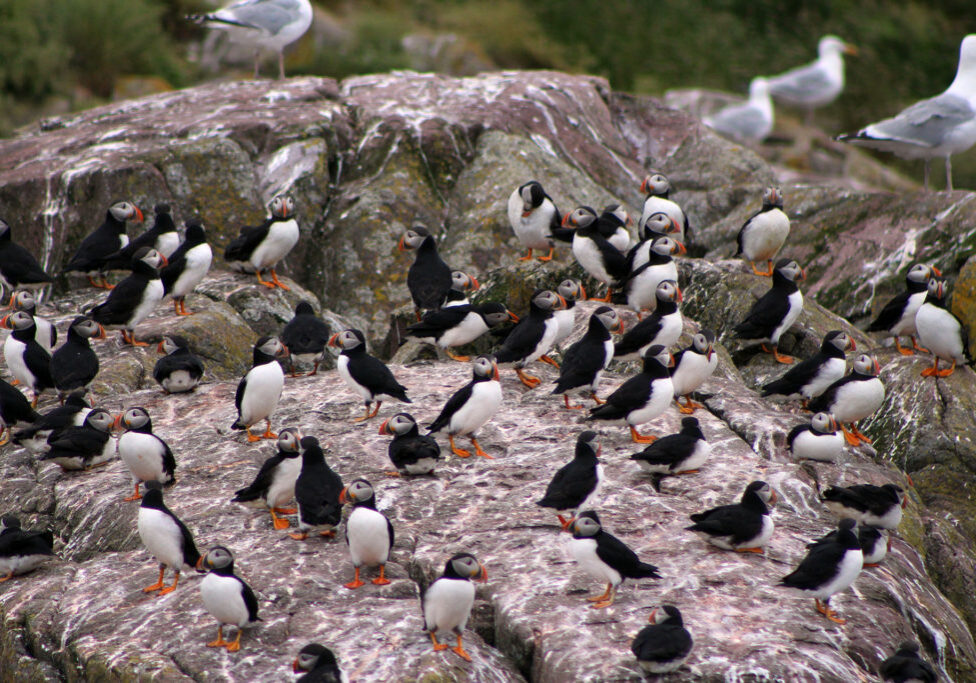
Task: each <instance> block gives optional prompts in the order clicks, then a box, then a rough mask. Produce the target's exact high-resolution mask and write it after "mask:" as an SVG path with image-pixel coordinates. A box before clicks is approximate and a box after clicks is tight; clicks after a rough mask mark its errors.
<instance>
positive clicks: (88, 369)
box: [51, 316, 105, 399]
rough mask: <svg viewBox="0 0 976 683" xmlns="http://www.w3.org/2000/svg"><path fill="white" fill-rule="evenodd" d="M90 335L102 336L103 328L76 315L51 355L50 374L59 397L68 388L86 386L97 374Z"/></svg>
mask: <svg viewBox="0 0 976 683" xmlns="http://www.w3.org/2000/svg"><path fill="white" fill-rule="evenodd" d="M90 339H105V328H104V327H102V326H101V325H99V324H98V323H96V322H95V321H94V320H92V319H91V318H88V317H86V316H79V317H77V318H75V319H74V320H72V321H71V325H70V326H69V327H68V339H67V340H66V341H65V342H64V344H62V345H61V346H60V347H59V348H58V349H56V350H55V351H54V354H52V356H51V378H52V379H53V380H54V388H55V389H57V390H58V394H59V395H60V396H61V398H62V399H63V398H64V397H65V396H67V395H68V394H69V393H71V392H72V391H77V390H85V389H87V388H88V385H89V384H91V383H92V382H93V381H94V380H95V377H97V376H98V368H99V362H98V354H96V353H95V351H94V350H93V349H92V347H91V343H90V342H89V340H90Z"/></svg>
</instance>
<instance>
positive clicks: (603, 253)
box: [563, 206, 628, 303]
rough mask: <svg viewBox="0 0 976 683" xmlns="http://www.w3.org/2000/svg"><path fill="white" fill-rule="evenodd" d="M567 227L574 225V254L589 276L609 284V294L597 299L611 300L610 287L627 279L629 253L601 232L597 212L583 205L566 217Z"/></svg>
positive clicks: (565, 225) (606, 301)
mask: <svg viewBox="0 0 976 683" xmlns="http://www.w3.org/2000/svg"><path fill="white" fill-rule="evenodd" d="M563 227H572V228H573V229H574V230H573V256H575V257H576V261H577V263H579V264H580V266H582V268H583V270H585V271H586V272H587V273H589V275H590V276H591V277H593V278H595V279H596V280H599V281H600V282H602V283H603V284H605V285H606V286H607V292H606V295H605V296H604V297H603V298H597V299H594V300H595V301H603V302H604V303H609V302H610V297H611V292H610V289H611V287H613V286H616V285H617V284H619V283H620V282H623V281H624V280H625V279H626V278H627V273H628V266H627V256H626V255H625V254H624V253H623V252H621V251H620V249H618V248H617V247H615V246H613V244H611V243H610V241H609V240H607V238H606V237H605V236H604V235H603V234H601V232H600V225H599V223H598V220H597V216H596V213H595V212H594V211H593V209H591V208H589V207H585V206H584V207H579V208H577V209H574V210H573V211H571V212H570V213H567V214H566V215H565V216H564V217H563Z"/></svg>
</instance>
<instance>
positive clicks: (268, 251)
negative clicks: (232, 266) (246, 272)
mask: <svg viewBox="0 0 976 683" xmlns="http://www.w3.org/2000/svg"><path fill="white" fill-rule="evenodd" d="M298 236H299V232H298V221H296V220H295V219H294V218H293V219H291V220H287V221H274V222H273V223H272V224H271V227H270V228H269V229H268V234H267V236H266V237H265V238H264V240H263V241H262V242H261V243H260V244H259V245H258V246H257V247H256V248H255V249H254V252H253V253H252V254H251V259H250V261H251V265H252V266H254V268H255V269H257V270H264V269H265V268H271V267H272V266H274V265H275V264H276V263H278V261H280V260H281V259H283V258H284V257H285V255H286V254H287V253H288V252H289V251H291V250H292V248H293V247H294V246H295V245H296V244H297V243H298Z"/></svg>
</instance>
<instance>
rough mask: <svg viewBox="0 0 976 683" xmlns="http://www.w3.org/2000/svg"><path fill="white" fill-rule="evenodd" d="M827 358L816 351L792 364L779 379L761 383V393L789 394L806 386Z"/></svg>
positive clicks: (768, 394)
mask: <svg viewBox="0 0 976 683" xmlns="http://www.w3.org/2000/svg"><path fill="white" fill-rule="evenodd" d="M826 360H827V358H826V357H825V356H824V354H822V353H819V352H818V353H816V354H814V355H813V356H812V357H810V358H807V359H806V360H804V361H801V362H800V363H798V364H796V365H794V366H793V367H791V368H790V369H789V370H787V371H786V372H785V373H783V376H782V377H780V378H779V379H775V380H773V381H772V382H767V383H766V384H764V385H763V390H762V395H763V396H771V395H773V394H784V395H787V396H788V395H790V394H793V393H795V392H797V391H799V390H800V388H801V387H804V386H806V385H807V384H808V383H809V382H810V381H811V380H812V379H813V378H814V377H816V376H817V373H819V372H820V367H821V366H822V365H823V363H824V361H826Z"/></svg>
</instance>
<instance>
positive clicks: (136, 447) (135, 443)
mask: <svg viewBox="0 0 976 683" xmlns="http://www.w3.org/2000/svg"><path fill="white" fill-rule="evenodd" d="M118 448H119V458H121V460H122V462H124V463H125V466H126V467H128V468H129V472H131V473H132V477H133V479H136V480H137V481H152V480H155V481H158V482H160V483H163V484H165V483H166V482H168V481H169V480H170V476H169V475H168V474H165V473H164V472H163V454H164V453H165V452H166V448H165V446H164V445H163V442H162V441H160V440H159V439H158V438H157V437H155V436H153V435H152V434H143V433H142V432H126V433H125V434H123V435H122V436H120V437H119V444H118ZM140 509H141V508H140Z"/></svg>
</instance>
